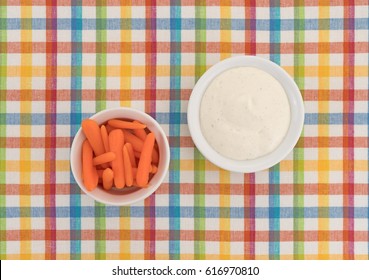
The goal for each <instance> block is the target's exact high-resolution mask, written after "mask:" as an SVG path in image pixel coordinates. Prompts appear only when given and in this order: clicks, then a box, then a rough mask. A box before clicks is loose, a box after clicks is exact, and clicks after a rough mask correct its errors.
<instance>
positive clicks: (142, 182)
mask: <svg viewBox="0 0 369 280" xmlns="http://www.w3.org/2000/svg"><path fill="white" fill-rule="evenodd" d="M154 143H155V134H154V133H153V132H150V133H149V134H148V135H147V137H146V140H145V142H144V144H143V147H142V151H141V157H140V161H139V162H138V167H137V175H136V181H137V184H138V185H139V186H141V187H144V186H146V185H147V183H148V181H149V173H150V166H151V161H152V151H153V148H154Z"/></svg>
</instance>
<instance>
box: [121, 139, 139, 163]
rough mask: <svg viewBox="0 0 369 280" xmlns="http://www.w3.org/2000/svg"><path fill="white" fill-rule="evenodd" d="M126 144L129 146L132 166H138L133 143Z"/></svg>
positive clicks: (128, 150)
mask: <svg viewBox="0 0 369 280" xmlns="http://www.w3.org/2000/svg"><path fill="white" fill-rule="evenodd" d="M124 146H125V147H126V148H127V152H128V155H129V160H130V162H131V165H132V167H137V163H136V159H135V154H134V152H133V148H132V144H131V143H125V144H124Z"/></svg>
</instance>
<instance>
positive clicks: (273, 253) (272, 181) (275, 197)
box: [269, 0, 281, 259]
mask: <svg viewBox="0 0 369 280" xmlns="http://www.w3.org/2000/svg"><path fill="white" fill-rule="evenodd" d="M269 14H270V31H269V39H270V43H271V44H270V60H272V61H273V62H275V63H276V64H278V65H279V64H280V63H281V55H280V52H281V51H280V40H281V32H280V30H281V20H280V16H281V15H280V2H279V0H273V1H271V2H270V8H269ZM279 176H280V174H279V164H277V165H274V166H273V167H271V168H269V207H270V208H269V258H270V259H279V258H280V257H279V255H280V235H279V230H280V217H279V216H280V215H279V210H280V209H279V206H280V196H279V191H280V185H279V183H280V177H279Z"/></svg>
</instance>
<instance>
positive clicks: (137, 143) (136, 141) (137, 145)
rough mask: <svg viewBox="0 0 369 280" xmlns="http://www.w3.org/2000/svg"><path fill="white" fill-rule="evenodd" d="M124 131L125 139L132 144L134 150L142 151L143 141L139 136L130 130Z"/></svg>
mask: <svg viewBox="0 0 369 280" xmlns="http://www.w3.org/2000/svg"><path fill="white" fill-rule="evenodd" d="M123 132H124V139H125V141H126V142H127V143H131V144H132V148H133V150H135V151H137V152H141V150H142V147H143V141H142V140H141V139H140V138H138V137H137V136H135V135H133V134H132V133H130V132H128V131H127V130H123Z"/></svg>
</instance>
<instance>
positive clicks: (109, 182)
mask: <svg viewBox="0 0 369 280" xmlns="http://www.w3.org/2000/svg"><path fill="white" fill-rule="evenodd" d="M102 180H103V187H104V189H106V190H110V189H111V188H112V187H113V182H114V172H113V170H111V169H110V168H105V170H104V172H103V175H102Z"/></svg>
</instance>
